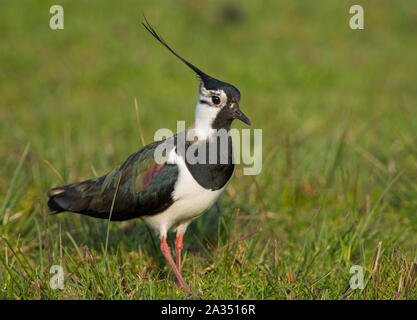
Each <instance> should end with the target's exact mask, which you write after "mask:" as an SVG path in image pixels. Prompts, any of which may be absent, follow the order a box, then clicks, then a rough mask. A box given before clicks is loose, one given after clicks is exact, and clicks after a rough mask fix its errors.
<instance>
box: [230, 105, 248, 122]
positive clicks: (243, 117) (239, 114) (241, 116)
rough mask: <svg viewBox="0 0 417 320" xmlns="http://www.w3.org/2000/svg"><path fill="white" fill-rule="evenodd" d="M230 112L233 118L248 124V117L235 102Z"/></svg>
mask: <svg viewBox="0 0 417 320" xmlns="http://www.w3.org/2000/svg"><path fill="white" fill-rule="evenodd" d="M232 110H233V111H232V113H233V119H239V120H240V121H242V122H244V123H246V124H247V125H250V124H251V123H250V120H249V119H248V117H247V116H246V115H245V114H244V113H243V112H242V110H240V108H239V105H238V104H237V103H235V105H234V106H233V108H232Z"/></svg>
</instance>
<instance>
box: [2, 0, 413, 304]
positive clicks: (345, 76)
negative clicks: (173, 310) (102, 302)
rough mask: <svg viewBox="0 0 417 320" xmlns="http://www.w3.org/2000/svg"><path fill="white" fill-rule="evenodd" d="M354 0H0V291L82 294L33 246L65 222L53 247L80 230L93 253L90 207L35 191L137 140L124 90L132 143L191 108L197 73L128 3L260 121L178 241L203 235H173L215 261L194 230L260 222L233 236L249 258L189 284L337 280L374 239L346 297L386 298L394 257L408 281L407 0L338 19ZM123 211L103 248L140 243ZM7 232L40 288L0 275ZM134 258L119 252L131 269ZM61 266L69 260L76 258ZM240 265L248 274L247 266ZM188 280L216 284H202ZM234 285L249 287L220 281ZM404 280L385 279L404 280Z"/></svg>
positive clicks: (271, 292) (255, 293)
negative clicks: (74, 211) (378, 261)
mask: <svg viewBox="0 0 417 320" xmlns="http://www.w3.org/2000/svg"><path fill="white" fill-rule="evenodd" d="M53 4H60V5H62V6H63V8H64V12H65V29H64V30H57V31H53V30H51V29H50V28H49V19H50V17H51V15H50V14H49V8H50V6H51V5H53ZM353 4H358V2H357V1H331V0H326V1H325V0H320V1H314V2H313V1H249V0H247V1H200V0H195V1H191V0H182V1H88V2H87V1H11V0H10V1H8V0H2V1H1V3H0V39H1V40H0V121H1V126H0V205H1V207H0V223H1V225H0V237H1V239H2V240H1V242H0V248H4V250H2V251H1V252H2V256H3V257H2V260H0V262H2V263H3V270H2V271H0V282H1V283H2V284H3V285H2V290H3V295H4V297H5V298H51V297H52V298H67V297H83V298H97V295H94V294H93V293H91V292H94V291H91V290H89V287H88V285H81V284H77V283H76V282H74V284H73V286H72V287H71V288H72V289H71V290H73V291H71V292H70V293H69V292H65V293H61V294H62V295H59V293H57V292H54V291H51V290H49V289H48V288H47V285H46V284H45V283H47V281H48V280H47V279H49V278H48V277H49V275H48V270H49V264H48V263H52V262H51V261H52V260H56V259H57V258H56V255H58V253H57V252H59V250H58V249H59V248H58V247H57V239H58V238H57V237H58V235H60V234H61V233H58V231H59V230H61V231H62V232H64V231H63V230H66V231H67V233H68V234H69V235H71V236H72V237H73V238H72V240H71V241H70V240H68V239H69V238H66V237H64V238H65V239H66V240H65V239H64V240H63V241H64V244H65V243H66V244H67V245H68V252H67V254H68V255H71V254H72V252H75V251H74V250H76V249H78V246H80V247H83V246H86V247H88V248H90V249H92V250H93V255H97V256H100V255H101V254H102V247H100V243H102V242H103V239H104V238H105V234H106V232H105V231H106V230H105V228H106V222H105V221H96V220H94V221H93V220H92V219H88V218H85V219H84V218H83V217H79V216H77V215H70V214H62V215H59V216H56V217H49V216H47V215H46V213H47V209H46V196H45V193H46V191H47V190H48V189H49V188H51V187H55V186H58V185H59V184H62V183H63V181H64V182H68V183H69V182H74V181H78V180H82V179H87V178H91V177H92V176H95V175H102V174H104V173H106V172H108V171H109V170H110V169H112V168H113V167H115V166H116V165H118V164H119V163H121V162H122V161H123V160H124V159H125V158H126V157H127V156H128V155H129V154H131V153H133V152H134V151H136V150H137V149H139V148H140V147H141V142H140V139H139V133H138V128H137V122H136V114H135V108H134V98H135V97H137V99H138V102H139V112H140V118H141V122H142V126H143V131H144V137H145V140H146V142H147V143H149V142H151V141H153V134H154V132H155V131H156V130H157V129H159V128H170V129H171V130H173V131H175V130H176V121H177V120H185V121H186V123H187V124H191V123H192V122H193V117H194V106H195V103H196V101H197V94H198V82H197V81H196V77H195V75H194V74H192V72H191V71H190V70H189V69H187V68H186V67H185V66H184V65H183V64H181V62H179V61H178V60H176V58H174V57H173V56H172V55H171V54H169V52H168V51H167V50H166V49H165V48H163V47H162V46H161V45H160V44H158V43H157V42H156V41H155V40H154V39H153V38H152V37H151V36H150V35H149V34H148V33H147V32H146V30H145V29H144V28H143V27H142V26H141V25H140V22H141V21H142V13H145V14H146V16H147V18H148V19H149V21H150V22H151V24H152V25H153V26H154V27H155V29H156V30H157V31H158V32H159V33H160V34H161V35H162V37H163V38H164V39H165V40H166V41H167V42H168V43H169V44H170V45H171V46H172V47H173V48H174V49H175V50H177V52H178V53H179V54H181V55H182V56H184V57H185V58H186V59H188V60H190V61H191V62H192V63H194V64H196V65H197V66H198V67H199V68H201V69H202V70H203V71H205V72H207V73H208V74H210V75H212V76H213V77H216V78H218V79H221V80H224V81H227V82H230V83H232V84H234V85H235V86H236V87H238V88H239V90H240V91H241V93H242V100H241V108H242V110H243V111H244V112H245V113H246V114H247V115H248V117H249V118H250V119H251V121H252V128H261V129H263V170H262V172H261V174H260V175H259V176H256V177H250V176H243V175H242V172H241V171H242V170H241V169H242V167H240V168H239V169H238V170H237V172H236V176H235V178H234V180H233V182H232V183H231V185H230V186H229V188H228V189H227V192H226V193H225V194H224V196H223V197H222V198H221V200H220V203H219V205H220V211H221V212H220V213H219V212H218V211H217V210H216V209H215V208H214V209H212V210H210V212H209V214H206V215H205V216H203V217H202V218H200V219H199V220H198V221H196V222H195V223H194V224H193V229H192V230H191V231H190V233H189V234H188V235H187V237H188V241H189V242H193V241H191V240H192V239H195V237H196V236H198V237H199V238H200V240H201V246H198V245H197V244H195V243H194V245H193V244H189V246H188V248H187V247H186V249H190V250H191V251H192V252H193V253H190V256H193V257H194V258H190V257H189V258H188V259H189V268H190V271H189V272H190V274H188V277H193V274H195V270H196V268H197V269H198V268H202V269H204V268H205V267H207V264H208V265H211V263H212V262H213V261H214V262H215V263H214V264H216V261H217V262H218V264H220V262H219V261H218V260H216V259H220V261H222V262H221V263H225V264H226V265H227V263H229V262H228V260H227V259H226V260H223V259H222V258H219V257H217V256H214V257H211V258H210V259H212V260H210V259H209V258H207V256H205V255H207V253H206V250H205V249H202V248H203V247H204V248H205V247H206V246H205V240H204V239H206V238H207V239H208V240H207V241H211V242H213V243H215V244H216V245H217V246H221V245H222V244H224V243H227V241H229V240H233V239H237V238H239V237H240V236H243V235H245V234H247V233H249V232H252V231H254V230H257V229H262V230H263V231H262V232H261V233H259V235H258V236H257V237H256V238H255V239H253V240H248V241H249V244H248V248H246V249H247V250H246V251H245V247H244V245H243V244H242V246H243V247H239V246H237V247H236V248H235V249H234V250H237V252H240V251H239V250H243V251H241V254H242V255H243V256H244V257H246V258H245V259H247V260H248V263H247V264H246V266H242V265H239V266H238V268H241V269H239V270H240V271H236V272H237V273H236V274H234V273H232V275H230V276H231V277H236V278H233V281H232V280H230V279H229V280H225V279H224V277H223V276H224V275H223V273H221V274H220V275H219V274H217V273H216V272H217V271H213V275H211V276H210V275H208V276H207V277H206V279H200V280H194V281H190V282H191V285H192V286H194V287H198V288H199V290H201V291H202V292H205V294H206V297H207V298H339V297H340V296H341V295H343V292H344V289H345V287H346V285H347V283H348V281H349V277H350V275H349V272H348V270H349V268H350V266H351V265H353V264H360V265H363V266H364V268H365V269H366V270H367V272H368V273H367V275H368V279H374V278H375V276H374V277H373V278H372V275H373V274H374V273H372V269H373V265H372V264H373V255H374V253H375V249H376V243H377V241H379V240H381V241H382V243H383V245H382V248H383V250H385V251H384V252H385V255H383V258H385V259H387V260H386V261H391V263H388V262H387V263H386V264H385V265H384V267H382V269H381V279H384V281H382V280H380V281H379V283H378V284H376V283H375V282H372V284H373V285H372V286H371V285H369V286H370V287H369V289H368V290H367V291H366V292H365V293H355V292H353V293H349V295H348V297H353V298H358V299H359V298H363V297H365V298H393V297H394V296H396V290H397V288H398V281H402V280H401V279H399V277H400V275H401V274H402V271H401V270H403V271H404V277H407V276H408V275H410V274H411V276H410V277H411V280H410V281H412V283H411V284H410V286H412V284H413V283H415V281H414V280H413V279H414V278H413V276H412V270H413V268H414V267H413V266H414V264H413V261H414V259H415V250H416V248H417V237H416V231H417V186H416V181H417V149H416V142H417V133H416V132H417V117H416V114H417V113H416V107H417V104H416V102H417V89H416V83H417V58H416V57H417V54H416V53H417V41H416V31H417V4H416V2H415V1H413V0H409V1H405V0H404V1H395V2H394V1H389V2H388V1H384V2H381V1H376V0H374V1H362V2H361V3H359V4H361V5H362V6H363V8H364V18H365V19H364V20H365V29H364V30H351V29H350V28H349V19H350V17H351V14H349V8H350V6H351V5H353ZM234 126H236V127H239V128H241V127H242V128H243V127H244V125H241V124H235V125H234ZM29 143H30V146H29V148H28V151H27V153H26V154H24V156H25V157H24V159H23V160H22V162H21V166H20V167H19V159H22V154H23V152H24V149H25V146H26V145H28V144H29ZM55 170H56V171H57V172H58V173H59V174H57V173H56V172H55ZM59 175H61V176H62V180H63V181H61V178H60V177H59ZM237 208H240V213H239V216H238V217H235V216H234V213H235V212H236V209H237ZM219 221H220V222H222V223H218V222H219ZM211 222H213V223H211ZM96 225H99V226H101V229H100V228H99V229H97V228H96V227H95V226H96ZM127 226H128V229H126V230H124V229H123V228H122V229H120V227H119V225H118V224H112V225H111V231H112V232H111V235H110V238H111V242H112V244H113V247H111V248H110V250H111V251H112V252H118V250H119V249H120V248H119V243H123V246H124V247H127V249H125V250H126V252H127V253H126V252H125V256H124V259H126V261H130V260H129V257H130V256H129V254H131V255H133V253H132V252H135V251H138V250H139V251H140V250H141V248H142V246H145V253H143V254H144V255H145V256H146V257H148V258H147V259H152V258H151V257H149V256H152V255H151V254H149V255H147V254H146V248H147V247H146V246H148V247H149V248H150V240H149V237H148V234H147V232H146V229H145V228H144V227H142V226H141V224H140V222H139V221H133V222H129V223H128V224H127ZM231 226H233V227H231ZM80 230H81V231H80ZM103 230H104V231H103ZM219 234H220V236H219ZM187 237H186V241H187ZM6 240H7V241H6ZM251 241H252V242H251ZM96 242H97V243H96ZM194 242H195V241H194ZM74 243H75V244H76V246H75V249H74V247H73V245H74ZM144 243H145V244H144ZM277 243H278V244H279V245H276V244H277ZM274 244H275V245H274ZM252 246H253V247H252ZM11 248H14V249H13V250H12V249H11ZM22 248H26V249H25V250H23V249H22ZM249 249H250V250H249ZM19 250H22V252H21V254H23V255H24V256H25V257H26V258H27V259H28V261H27V265H26V264H25V263H23V262H22V263H23V265H25V266H26V267H28V266H30V268H29V267H28V268H29V269H28V270H34V271H33V272H34V273H33V274H34V276H33V277H34V279H38V280H39V279H40V280H39V281H41V283H43V286H42V285H39V288H40V289H39V291H36V290H34V289H30V285H26V282H25V281H24V280H22V283H21V285H20V286H19V285H17V284H16V283H15V282H13V281H12V280H11V279H12V278H13V277H14V276H13V275H14V274H15V272H17V274H19V272H20V271H19V270H21V268H23V266H22V265H20V264H19V263H18V262H16V261H18V259H17V257H16V256H15V255H14V253H13V251H16V252H15V253H16V255H19V253H18V251H19ZM48 250H50V251H48ZM56 250H58V251H56ZM94 250H96V251H95V253H94ZM120 250H121V249H120ZM48 252H49V253H48ZM77 252H78V251H77ZM122 252H124V251H123V250H122ZM248 252H250V256H248ZM277 252H278V253H277ZM274 253H275V255H274ZM236 254H237V253H236ZM64 255H65V254H64ZM58 256H59V255H58ZM277 256H278V257H279V259H278V261H277ZM80 257H81V255H80ZM216 257H217V258H216ZM274 257H275V258H274ZM61 258H62V250H61ZM258 258H259V259H262V263H260V262H259V261H258V260H256V259H258ZM13 259H16V260H15V263H12V261H14V260H13ZM48 259H49V260H48ZM80 259H81V260H82V258H80ZM132 259H133V258H132ZM143 259H144V261H145V262H146V261H147V260H146V259H145V258H143ZM193 259H194V260H193ZM213 259H214V260H213ZM190 260H191V261H190ZM392 261H395V263H394V262H392ZM404 261H405V262H404ZM114 262H115V265H116V266H117V259H116V260H114ZM126 263H127V262H126ZM137 263H138V262H137V261H136V260H134V259H133V260H132V261H131V265H130V266H131V268H132V270H134V269H135V266H137ZM149 263H151V262H149ZM230 263H231V262H230ZM264 264H266V266H267V268H269V269H270V272H271V273H270V275H268V276H266V275H265V274H269V273H268V272H269V271H268V272H267V271H265V272H266V273H265V274H264V273H263V271H262V272H260V271H259V270H258V271H256V272H255V271H254V270H257V268H263V267H264ZM259 266H260V267H259ZM66 267H67V268H70V266H69V265H68V266H66ZM0 268H1V264H0ZM74 268H75V267H74ZM160 268H161V270H163V268H164V266H163V264H162V265H161V266H160ZM192 268H194V269H193V270H191V269H192ZM242 268H249V269H248V270H246V269H244V270H246V271H242ZM250 268H252V269H250ZM416 268H417V266H416ZM74 270H77V271H73V275H74V274H75V275H76V274H78V273H77V272H80V271H79V270H78V269H74ZM110 270H112V269H111V268H110ZM216 270H217V269H216ZM271 270H272V271H271ZM297 270H298V271H297ZM300 270H302V271H300ZM108 272H110V271H108ZM115 272H116V273H117V270H116V271H115ZM132 272H134V271H132ZM185 272H186V271H185ZM245 272H246V273H245ZM251 272H255V273H254V274H256V275H257V276H254V275H252V273H251ZM300 272H301V274H300ZM327 272H329V273H327ZM384 272H385V274H384ZM75 275H74V277H75ZM245 275H246V276H245ZM291 275H292V276H291ZM325 275H326V276H325ZM80 277H81V276H80ZM186 277H187V276H186ZM210 277H211V278H210ZM254 277H255V279H256V281H257V284H256V285H255V284H253V283H252V282H250V279H253V278H254ZM257 277H259V278H257ZM404 277H403V278H404ZM81 278H82V277H81ZM150 278H152V277H150ZM202 278H203V277H202ZM114 279H115V280H114V281H117V279H118V278H117V276H114ZM134 279H135V277H134V276H132V280H129V281H132V283H133V281H134ZM215 279H217V280H215ZM245 279H246V280H245ZM271 279H273V280H271ZM19 281H20V280H19ZM33 281H35V280H33ZM36 281H37V280H36ZM36 281H35V282H36ZM149 281H151V282H152V280H149ZM198 281H202V282H201V283H200V282H198ZM204 281H207V282H211V283H213V282H215V281H220V282H219V283H221V284H219V283H217V285H213V286H214V288H217V290H216V289H213V290H212V291H210V290H211V289H210V288H211V287H210V285H209V284H207V283H205V282H204ZM239 281H242V283H243V284H239V283H238V282H239ZM245 281H249V282H245ZM271 281H272V282H271ZM274 281H276V282H274ZM369 281H370V282H369V283H371V280H369ZM372 281H373V280H372ZM404 281H405V280H404ZM413 281H414V282H413ZM29 282H30V281H29ZM166 282H167V281H166V278H163V279H159V282H158V281H157V282H156V284H155V283H153V282H152V285H153V286H156V287H152V288H154V289H155V288H159V289H158V290H159V291H158V290H157V291H158V292H159V294H160V295H158V292H156V293H155V291H152V290H150V289H149V290H150V291H149V290H148V289H143V290H144V291H143V292H142V293H141V294H139V293H136V295H137V296H134V297H136V298H146V297H147V298H165V297H174V298H175V297H177V294H180V293H178V292H177V291H176V289H175V285H170V284H166ZM171 282H172V281H171ZM24 283H25V285H24ZM230 283H237V284H236V286H237V287H236V286H235V287H233V286H231V285H230ZM271 283H272V284H271ZM135 285H136V284H135ZM143 285H144V286H146V285H148V284H146V283H145V284H143ZM97 286H99V285H98V284H97ZM114 286H115V287H117V285H116V284H115V285H114ZM158 286H159V287H158ZM404 286H405V283H404ZM241 287H242V288H247V289H248V288H249V289H248V290H246V291H244V292H242V290H238V289H236V288H241ZM112 288H113V287H112ZM146 288H148V287H146ZM162 288H163V289H162ZM222 288H223V289H222ZM318 288H319V289H320V290H319V291H317V290H318ZM68 290H69V289H68ZM100 290H101V291H102V292H104V293H103V294H104V297H107V298H126V296H123V294H122V293H121V295H120V296H119V295H116V294H115V293H114V290H113V289H108V291H106V290H107V289H106V287H105V285H104V284H101V287H100V289H99V291H100ZM410 290H411V289H410ZM88 292H90V293H88ZM317 292H318V293H317ZM381 292H382V293H381ZM410 292H411V291H409V292H407V293H406V292H400V296H401V297H410V294H411V293H410ZM90 294H91V295H90ZM413 294H414V297H415V291H413Z"/></svg>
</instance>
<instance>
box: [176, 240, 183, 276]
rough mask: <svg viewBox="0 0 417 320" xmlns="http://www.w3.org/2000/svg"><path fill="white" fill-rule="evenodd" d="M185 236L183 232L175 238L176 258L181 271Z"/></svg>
mask: <svg viewBox="0 0 417 320" xmlns="http://www.w3.org/2000/svg"><path fill="white" fill-rule="evenodd" d="M183 237H184V234H183V233H181V234H179V235H177V238H176V239H175V258H176V260H177V268H178V270H179V271H180V272H181V250H182V238H183Z"/></svg>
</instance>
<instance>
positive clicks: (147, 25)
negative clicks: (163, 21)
mask: <svg viewBox="0 0 417 320" xmlns="http://www.w3.org/2000/svg"><path fill="white" fill-rule="evenodd" d="M143 18H144V19H145V22H142V25H143V26H144V27H145V29H146V30H148V32H149V33H150V34H151V35H152V36H153V37H154V38H155V39H156V40H158V41H159V42H160V43H161V44H163V45H164V46H165V48H167V49H168V50H169V51H171V53H172V54H173V55H175V56H176V57H177V58H178V59H180V60H181V61H182V62H184V63H185V64H186V65H187V66H188V67H190V68H191V69H192V70H193V71H194V72H195V73H196V74H197V75H198V76H199V77H200V79H201V80H202V81H203V82H206V81H209V80H210V79H212V78H211V77H210V76H209V75H207V74H205V73H204V72H203V71H201V70H200V69H198V68H197V67H196V66H194V65H193V64H191V63H190V62H188V61H187V60H185V59H184V58H183V57H181V56H180V55H179V54H178V53H176V52H175V51H174V50H172V49H171V47H170V46H169V45H168V44H167V43H166V42H165V41H164V40H162V38H161V36H160V35H159V34H158V33H156V31H155V29H154V28H152V26H151V25H150V23H149V22H148V20H147V19H146V17H145V15H143Z"/></svg>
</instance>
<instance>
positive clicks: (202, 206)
mask: <svg viewBox="0 0 417 320" xmlns="http://www.w3.org/2000/svg"><path fill="white" fill-rule="evenodd" d="M172 153H174V154H172ZM168 162H170V163H176V164H177V165H178V169H179V173H178V181H177V183H176V184H175V188H174V192H173V199H174V203H173V204H172V205H171V206H170V207H169V208H168V209H166V210H165V211H163V212H161V213H158V214H155V215H152V216H143V217H142V219H143V220H144V221H145V223H147V224H148V225H149V226H150V227H151V228H152V229H154V230H155V231H157V232H159V234H160V235H161V236H166V234H167V232H168V230H169V229H170V228H171V227H173V226H175V227H176V226H179V225H182V224H184V225H185V228H186V227H187V226H188V223H190V222H191V221H192V220H193V219H195V218H197V217H198V216H199V215H201V214H202V213H203V212H204V211H206V210H207V209H209V208H210V207H211V206H212V205H213V204H214V203H215V202H216V200H217V198H218V197H219V196H220V195H221V193H222V192H223V191H224V189H225V188H226V187H227V185H228V183H229V182H230V180H231V178H232V177H230V179H229V181H228V182H227V183H226V184H225V186H224V187H223V188H221V189H219V190H215V191H212V190H208V189H204V188H203V187H202V186H200V185H199V184H198V182H197V181H196V180H195V179H194V178H193V176H192V175H191V173H190V172H189V171H188V168H187V166H186V164H185V162H184V159H183V158H182V157H180V156H178V155H177V154H176V153H175V151H174V150H172V152H171V154H170V157H169V160H168ZM232 176H233V175H232ZM184 231H185V230H184Z"/></svg>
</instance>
